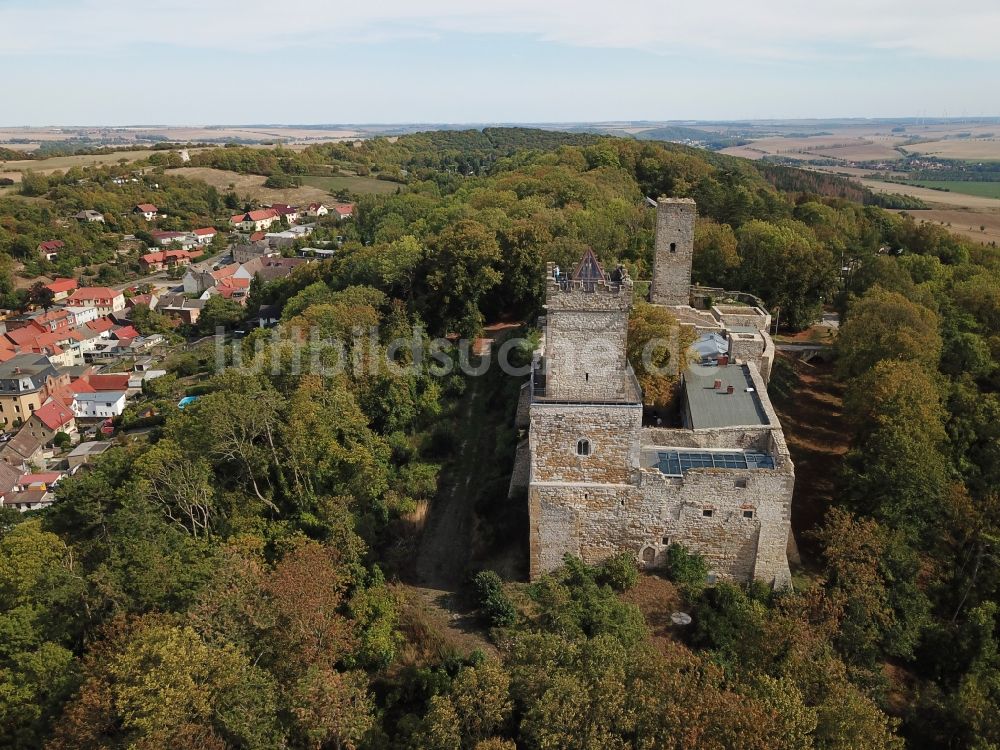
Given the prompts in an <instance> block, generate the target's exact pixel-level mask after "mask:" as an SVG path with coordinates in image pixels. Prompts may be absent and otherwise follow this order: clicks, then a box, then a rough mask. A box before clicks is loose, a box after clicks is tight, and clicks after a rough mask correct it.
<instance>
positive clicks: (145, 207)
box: [136, 203, 157, 214]
mask: <svg viewBox="0 0 1000 750" xmlns="http://www.w3.org/2000/svg"><path fill="white" fill-rule="evenodd" d="M136 208H138V209H139V210H140V211H142V212H143V213H144V214H155V213H156V212H157V208H156V206H154V205H153V204H152V203H139V204H138V205H137V206H136Z"/></svg>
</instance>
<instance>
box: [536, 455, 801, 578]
mask: <svg viewBox="0 0 1000 750" xmlns="http://www.w3.org/2000/svg"><path fill="white" fill-rule="evenodd" d="M744 484H745V486H743V485H744ZM793 484H794V477H793V476H792V475H791V474H790V473H789V472H787V471H780V470H766V469H763V470H762V469H756V470H744V471H741V470H729V469H697V470H691V471H689V472H687V473H686V474H685V475H684V477H683V478H676V477H666V476H664V475H662V474H660V473H659V472H658V471H643V472H642V473H641V482H640V484H639V485H638V486H635V485H630V484H621V485H607V484H571V485H567V484H563V483H533V484H532V485H531V489H530V495H529V504H530V517H531V545H530V547H531V575H532V577H535V576H538V575H540V574H542V573H544V572H546V571H549V570H552V569H553V568H556V567H558V566H559V565H560V564H561V563H562V558H563V555H564V554H566V553H570V554H573V555H577V556H579V557H580V558H582V559H583V560H584V561H585V562H587V563H589V564H598V563H600V562H602V561H604V560H606V559H607V558H608V557H611V556H612V555H615V554H617V553H618V552H621V551H623V550H624V551H628V552H631V553H633V554H634V555H635V556H636V559H637V560H639V562H640V564H641V565H642V566H643V567H647V568H657V567H661V566H662V565H663V564H664V563H665V557H666V550H667V547H668V546H669V545H670V544H671V543H674V542H679V543H682V544H683V545H684V546H685V547H686V548H688V549H690V550H693V551H696V552H698V553H699V554H701V555H703V556H704V557H705V559H706V561H707V562H708V564H709V569H710V571H711V573H713V574H714V575H716V576H718V577H719V578H724V579H733V580H739V581H746V580H750V579H753V578H757V579H759V580H763V581H765V582H767V583H769V584H774V585H779V586H783V585H786V584H787V583H788V581H789V573H788V561H787V558H786V554H785V546H786V544H787V540H788V529H789V518H790V508H791V493H792V487H793ZM706 511H711V515H710V516H706ZM746 514H749V517H748V516H747V515H746Z"/></svg>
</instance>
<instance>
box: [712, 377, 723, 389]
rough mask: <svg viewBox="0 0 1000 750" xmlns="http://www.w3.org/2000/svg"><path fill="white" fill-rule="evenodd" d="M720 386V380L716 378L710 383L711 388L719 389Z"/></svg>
mask: <svg viewBox="0 0 1000 750" xmlns="http://www.w3.org/2000/svg"><path fill="white" fill-rule="evenodd" d="M721 387H722V381H721V380H719V379H718V378H716V380H715V383H714V384H713V385H712V388H713V389H715V390H719V389H720V388H721Z"/></svg>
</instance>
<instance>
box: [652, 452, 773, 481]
mask: <svg viewBox="0 0 1000 750" xmlns="http://www.w3.org/2000/svg"><path fill="white" fill-rule="evenodd" d="M656 458H657V460H656V461H655V462H654V463H653V468H654V469H659V470H660V472H662V473H663V474H666V475H667V476H672V477H679V476H682V475H683V474H684V472H686V471H688V469H773V468H774V459H773V458H771V457H770V456H769V455H767V454H766V453H749V452H743V451H658V452H657V453H656Z"/></svg>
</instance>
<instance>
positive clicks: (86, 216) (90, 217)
mask: <svg viewBox="0 0 1000 750" xmlns="http://www.w3.org/2000/svg"><path fill="white" fill-rule="evenodd" d="M73 218H74V219H76V220H77V221H82V222H84V223H88V224H89V223H91V222H95V221H99V222H100V223H102V224H103V223H104V214H102V213H101V212H100V211H94V210H92V209H89V208H88V209H86V210H85V211H80V212H79V213H76V214H73Z"/></svg>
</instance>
